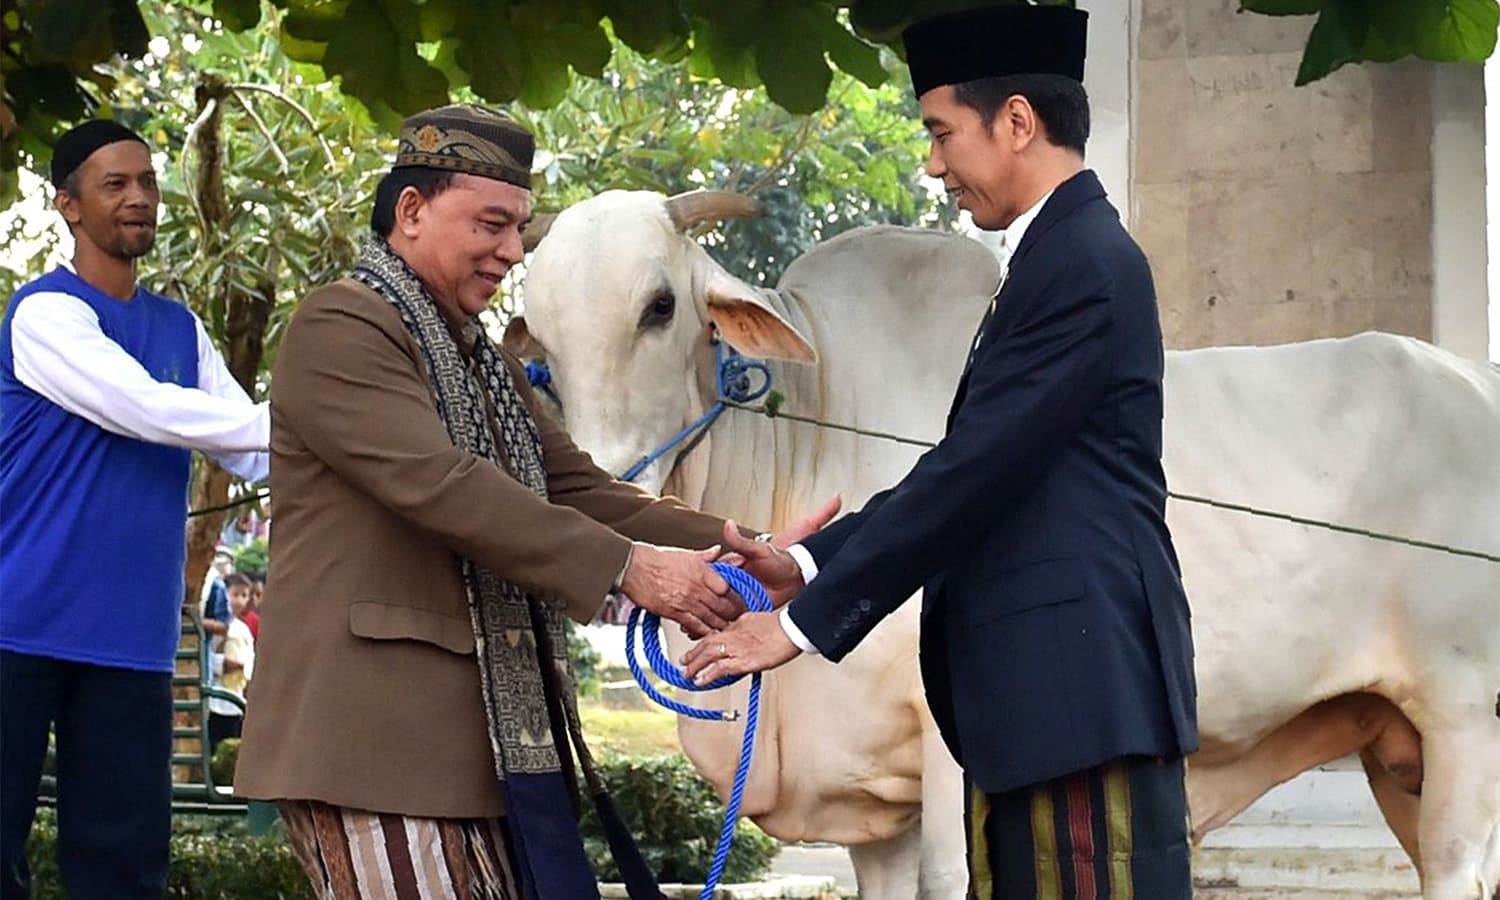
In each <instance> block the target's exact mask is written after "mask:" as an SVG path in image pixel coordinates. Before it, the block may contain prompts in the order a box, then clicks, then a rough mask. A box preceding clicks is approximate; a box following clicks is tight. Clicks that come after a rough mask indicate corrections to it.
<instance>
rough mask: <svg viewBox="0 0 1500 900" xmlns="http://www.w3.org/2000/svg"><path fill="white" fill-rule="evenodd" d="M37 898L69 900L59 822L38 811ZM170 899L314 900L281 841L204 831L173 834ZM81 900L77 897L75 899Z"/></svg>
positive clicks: (31, 844) (30, 844) (32, 846)
mask: <svg viewBox="0 0 1500 900" xmlns="http://www.w3.org/2000/svg"><path fill="white" fill-rule="evenodd" d="M26 861H27V863H28V864H30V866H31V896H32V900H66V898H67V894H66V893H65V892H64V891H63V888H62V878H61V877H60V876H59V874H58V871H57V820H56V816H55V814H54V813H53V811H52V810H50V809H43V810H38V811H37V821H36V825H35V826H34V827H33V828H32V829H31V838H30V839H29V840H28V841H27V842H26ZM167 897H168V898H169V900H239V898H255V900H314V895H313V892H312V887H311V886H310V885H309V884H308V882H307V876H306V875H304V874H302V867H301V866H300V865H298V864H297V860H296V857H294V856H293V855H292V848H291V847H289V846H288V845H287V844H286V842H285V840H283V839H281V838H279V837H266V838H257V837H251V836H249V835H244V834H232V833H229V834H225V833H201V834H174V835H172V864H171V868H170V870H169V872H168V874H167ZM75 900H78V898H75Z"/></svg>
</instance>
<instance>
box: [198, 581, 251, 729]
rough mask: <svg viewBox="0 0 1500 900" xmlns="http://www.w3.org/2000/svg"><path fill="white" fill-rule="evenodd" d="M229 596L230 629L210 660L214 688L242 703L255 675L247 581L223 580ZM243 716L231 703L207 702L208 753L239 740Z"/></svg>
mask: <svg viewBox="0 0 1500 900" xmlns="http://www.w3.org/2000/svg"><path fill="white" fill-rule="evenodd" d="M224 586H225V588H226V589H227V590H228V593H229V611H230V614H231V618H230V620H229V628H228V631H227V633H226V634H225V635H224V638H223V644H222V646H221V648H220V649H219V650H218V651H217V652H215V653H213V654H212V655H211V657H210V660H211V663H212V665H213V673H214V687H216V688H220V689H222V690H225V691H228V692H230V693H232V694H234V695H235V696H237V697H239V698H240V699H241V700H243V699H244V698H245V686H246V685H247V684H249V682H250V678H251V676H252V675H253V674H254V673H255V639H254V637H252V636H251V634H250V626H249V625H247V624H245V620H244V619H243V618H242V616H243V615H244V614H245V611H246V610H247V609H248V608H249V606H250V588H251V583H250V579H249V578H248V577H246V576H245V575H242V574H240V573H238V572H235V573H233V574H230V575H228V576H226V577H225V578H224ZM244 715H245V714H244V712H243V711H241V709H240V707H239V706H237V705H235V703H234V702H233V701H232V700H225V699H221V698H219V697H210V698H209V700H208V745H209V753H213V751H214V750H215V749H217V748H218V746H219V742H220V741H222V740H224V739H225V738H229V737H239V736H240V727H241V725H242V723H243V722H244Z"/></svg>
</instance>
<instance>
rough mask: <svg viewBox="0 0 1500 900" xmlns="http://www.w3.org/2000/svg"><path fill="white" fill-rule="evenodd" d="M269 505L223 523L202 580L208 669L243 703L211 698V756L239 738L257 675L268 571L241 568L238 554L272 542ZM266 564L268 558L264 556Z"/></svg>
mask: <svg viewBox="0 0 1500 900" xmlns="http://www.w3.org/2000/svg"><path fill="white" fill-rule="evenodd" d="M269 507H270V503H269V501H267V502H266V510H267V511H266V512H264V513H263V512H262V511H261V509H260V508H258V507H256V506H254V505H251V506H246V507H244V508H243V509H242V511H240V512H238V513H237V514H235V515H233V516H231V517H230V518H229V519H227V520H226V521H225V522H224V529H223V531H221V532H220V534H219V542H218V545H217V546H216V547H215V548H214V559H213V564H212V565H211V566H210V567H209V569H208V572H207V573H206V574H205V576H204V579H203V590H202V593H201V596H200V598H199V604H198V612H199V619H200V621H201V622H202V623H203V632H204V635H203V636H204V639H205V640H207V641H208V642H209V657H208V658H209V667H210V673H211V675H212V686H213V688H215V689H216V691H222V692H225V693H229V694H233V695H234V696H235V697H237V698H238V700H239V702H238V703H236V702H235V701H234V700H231V699H229V698H228V697H225V696H222V695H221V694H217V693H216V694H214V695H211V696H210V697H209V698H208V703H207V712H208V742H209V753H210V754H212V753H214V752H216V751H217V750H218V748H219V744H221V743H222V742H223V741H224V739H225V738H237V737H239V736H240V728H241V725H242V723H243V722H244V715H245V704H246V703H247V702H248V699H247V689H248V687H249V684H250V679H251V678H253V677H254V675H255V640H256V638H257V637H258V636H259V634H260V601H261V598H262V597H263V596H264V595H265V588H266V573H265V571H264V568H263V567H262V568H255V567H251V566H248V565H246V566H239V567H237V566H236V563H235V558H236V553H237V552H240V551H243V550H245V549H247V548H252V547H253V546H254V545H255V544H256V542H260V543H261V545H262V546H264V543H265V542H266V541H267V540H268V539H269V537H270V529H271V519H270V515H269ZM261 559H264V557H263V556H262V557H261Z"/></svg>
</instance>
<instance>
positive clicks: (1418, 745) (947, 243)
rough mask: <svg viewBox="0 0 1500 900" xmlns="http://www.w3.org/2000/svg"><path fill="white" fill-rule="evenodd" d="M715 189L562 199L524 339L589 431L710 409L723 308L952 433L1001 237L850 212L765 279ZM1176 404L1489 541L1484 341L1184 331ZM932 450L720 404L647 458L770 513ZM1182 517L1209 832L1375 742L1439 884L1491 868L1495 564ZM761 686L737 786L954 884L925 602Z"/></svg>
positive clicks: (793, 402) (729, 508)
mask: <svg viewBox="0 0 1500 900" xmlns="http://www.w3.org/2000/svg"><path fill="white" fill-rule="evenodd" d="M724 202H728V201H725V200H724V198H719V197H714V196H709V197H706V198H705V197H703V196H691V197H690V198H688V199H682V198H674V199H673V200H671V201H666V200H664V198H662V197H661V196H660V195H656V194H646V193H621V192H611V193H607V194H604V195H601V196H599V197H596V198H594V199H593V200H590V201H588V202H586V203H583V204H580V205H579V206H576V207H573V208H572V209H570V210H568V211H566V212H564V213H563V214H561V215H560V216H559V217H558V218H557V220H556V221H555V222H554V223H553V224H552V226H551V231H550V235H549V237H548V238H547V239H546V241H545V242H544V243H543V244H542V245H541V247H540V248H539V249H538V251H537V253H536V254H535V256H534V258H533V260H532V263H531V267H530V272H529V275H528V281H527V296H526V317H525V319H524V320H517V321H515V322H513V323H512V324H511V327H510V328H509V330H508V332H507V342H508V343H509V344H510V345H511V346H512V347H513V349H521V350H523V351H525V352H527V353H530V354H532V355H537V354H540V355H545V357H546V359H547V360H548V362H549V363H550V365H551V368H552V371H553V376H554V379H555V386H556V388H557V390H558V392H559V394H560V396H561V398H562V401H563V404H564V413H565V419H566V422H567V425H568V427H569V430H570V431H571V432H572V434H573V436H574V437H575V439H577V440H578V441H579V443H580V444H581V445H582V446H584V447H586V448H588V449H589V450H590V451H591V452H593V453H594V455H595V457H596V458H597V459H598V460H599V462H600V463H601V464H602V465H604V466H605V467H606V468H610V469H612V470H615V471H620V470H623V469H624V468H626V467H627V466H628V465H629V464H630V463H632V462H634V461H635V460H636V459H638V458H639V457H640V456H641V455H642V454H643V453H645V452H646V451H648V450H650V449H652V448H654V447H656V446H658V445H659V444H661V443H662V442H663V441H664V440H666V439H667V438H668V437H670V436H671V435H672V434H674V433H675V432H677V431H678V430H679V429H680V428H681V427H682V426H683V425H684V424H686V423H687V422H689V421H691V420H692V419H694V418H696V417H697V416H698V415H699V414H700V413H701V412H702V411H703V410H704V409H705V408H706V407H707V406H708V405H709V404H710V403H711V402H712V400H713V388H712V384H713V379H712V358H713V357H712V350H711V347H710V343H709V340H710V335H711V332H712V331H713V329H714V328H715V327H717V330H718V332H719V333H720V334H722V335H723V336H724V338H725V339H726V340H727V342H728V343H729V344H731V345H733V346H735V347H737V348H739V349H740V350H742V351H744V352H745V353H746V354H747V355H750V356H762V357H779V358H784V359H801V360H804V361H808V360H810V359H811V357H812V354H811V352H810V350H809V345H811V347H815V348H816V350H817V355H818V357H819V360H818V363H817V365H816V366H811V365H780V364H778V365H775V366H774V367H773V371H774V377H775V381H776V387H777V389H778V390H780V391H782V392H783V393H784V394H785V395H786V397H787V402H786V406H785V409H786V411H788V412H790V413H794V414H799V415H804V416H810V417H813V418H818V419H821V420H824V421H835V422H839V423H843V424H848V425H854V426H858V427H861V428H865V429H873V430H879V431H885V432H893V433H897V434H902V435H908V436H912V437H916V438H923V439H929V440H930V439H935V438H936V436H938V435H939V434H940V433H941V426H942V419H943V416H944V414H945V412H946V410H947V405H948V401H949V398H950V397H951V393H952V389H953V385H954V383H955V382H956V380H957V377H958V374H959V369H960V366H961V364H962V360H963V355H964V351H965V349H966V343H967V341H968V339H969V338H970V336H971V335H972V333H973V329H974V326H975V324H976V323H977V320H978V318H979V315H980V314H981V311H982V307H983V304H984V303H985V302H986V300H987V297H988V295H989V293H990V291H991V290H992V289H993V285H994V279H995V274H996V270H995V265H994V262H993V260H992V258H991V257H990V256H989V254H988V252H987V251H985V250H984V249H983V248H982V247H980V246H979V245H978V244H977V243H974V242H972V241H968V240H966V239H962V238H956V237H952V236H941V235H937V234H934V233H930V232H920V231H913V230H908V229H896V228H888V227H875V228H867V229H859V230H856V231H854V232H851V233H849V234H846V235H844V236H841V237H839V238H835V239H833V240H831V241H828V242H826V243H824V244H823V245H820V246H819V247H818V248H817V249H815V250H814V251H812V252H810V253H808V254H807V255H805V256H803V257H802V258H800V259H799V260H797V261H796V262H794V263H793V264H792V266H790V267H789V268H788V270H787V272H786V274H785V276H784V277H783V279H782V281H781V283H780V285H779V286H778V290H777V291H758V290H756V289H753V288H750V287H749V286H747V285H745V284H744V283H742V282H740V281H739V280H738V279H735V278H733V277H732V276H729V275H728V274H727V273H726V272H724V271H723V270H722V269H721V268H720V267H719V266H718V265H717V264H715V263H714V262H713V261H712V260H711V259H710V258H709V257H708V256H707V255H706V254H705V253H704V252H703V250H702V249H701V248H700V247H698V245H697V244H695V243H694V242H692V241H691V240H688V239H686V238H684V237H683V236H682V232H683V230H684V229H685V228H687V227H688V226H689V225H691V224H692V223H693V222H694V221H697V220H700V219H702V218H712V217H714V216H716V215H723V214H725V213H726V209H725V208H724V206H723V203H724ZM704 204H706V205H707V206H708V207H710V208H709V209H706V210H705V209H703V208H702V207H703V205H704ZM715 206H718V208H717V209H714V208H713V207H715ZM731 207H732V203H731ZM727 212H728V213H731V214H745V213H747V212H748V210H747V209H745V208H743V207H741V208H730V209H728V210H727ZM1166 422H1167V442H1166V460H1165V463H1166V468H1167V476H1168V483H1169V485H1170V486H1171V487H1172V488H1173V489H1174V490H1175V491H1178V492H1182V493H1186V494H1194V495H1205V496H1210V497H1215V498H1219V499H1222V500H1227V501H1231V502H1237V503H1242V504H1251V505H1254V506H1257V507H1261V508H1265V509H1272V510H1282V511H1286V512H1290V513H1295V514H1298V515H1301V516H1307V517H1312V518H1319V519H1327V520H1331V521H1337V522H1344V523H1349V524H1353V525H1357V526H1360V527H1364V528H1369V529H1374V530H1377V531H1386V532H1393V533H1397V534H1408V535H1412V536H1416V537H1420V538H1423V539H1425V540H1429V541H1437V542H1442V543H1448V544H1454V545H1458V546H1467V547H1473V548H1475V549H1478V550H1481V551H1485V552H1487V553H1490V554H1497V553H1500V463H1497V459H1500V373H1497V372H1496V370H1495V369H1494V368H1493V367H1489V366H1485V365H1480V364H1472V363H1466V362H1463V361H1461V360H1458V359H1456V358H1454V357H1452V356H1450V355H1448V354H1445V353H1443V352H1441V351H1438V350H1436V349H1434V348H1432V347H1429V346H1427V345H1425V344H1422V343H1420V342H1417V341H1413V340H1409V339H1403V338H1394V337H1390V336H1384V335H1365V336H1360V337H1357V338H1352V339H1347V340H1343V341H1320V342H1312V343H1308V344H1303V345H1292V346H1287V347H1278V348H1263V349H1228V348H1224V349H1212V350H1202V351H1193V352H1183V353H1172V354H1169V357H1168V370H1167V419H1166ZM917 452H918V451H917V450H915V449H913V448H910V447H904V446H901V445H896V444H892V443H889V442H886V441H881V440H875V439H870V438H860V437H855V436H853V435H849V434H845V433H841V432H836V431H829V430H825V429H822V428H818V427H816V426H811V425H806V424H800V423H795V422H789V421H786V420H775V421H771V420H767V419H765V418H763V417H760V416H757V415H754V414H750V413H744V412H731V413H730V414H728V415H726V416H725V417H724V418H723V419H722V420H721V422H720V423H719V424H718V425H716V426H715V428H714V430H713V431H712V432H711V434H710V435H709V437H708V438H706V439H705V440H704V441H703V442H702V443H701V444H700V446H699V447H698V448H697V449H696V450H695V451H694V452H693V453H692V454H690V455H688V456H687V457H686V458H684V459H683V460H681V461H680V462H678V463H677V464H676V465H675V467H674V462H673V459H672V457H671V456H668V457H666V458H664V459H663V460H662V461H661V462H659V463H657V464H656V465H654V466H653V467H652V468H650V469H648V470H647V471H646V472H645V473H644V475H643V477H642V478H641V479H640V481H641V482H642V483H643V484H644V485H646V486H648V487H651V488H653V489H663V488H665V489H667V490H670V491H672V492H674V493H677V494H678V495H679V496H682V497H684V498H685V499H686V500H688V501H689V502H691V503H695V504H698V505H701V506H703V507H704V508H705V509H709V510H713V511H715V512H719V513H723V514H727V515H731V516H734V517H736V518H739V519H742V520H744V521H746V522H747V523H750V524H753V525H757V526H761V527H774V526H778V525H780V524H782V523H784V522H785V521H787V520H788V519H789V518H791V517H793V516H795V515H797V514H798V513H800V512H801V511H803V510H806V509H808V508H810V507H812V506H813V505H814V504H815V503H816V502H818V501H819V500H820V499H822V498H823V497H826V496H827V495H828V494H830V493H833V492H835V491H838V490H842V491H843V493H844V495H845V497H846V499H847V500H848V501H849V502H850V504H851V505H852V506H857V505H858V504H859V503H861V502H862V501H863V500H864V498H865V497H866V496H868V494H869V493H871V492H872V491H874V490H876V489H879V488H881V487H885V486H887V485H889V484H891V483H893V482H894V481H896V480H897V479H899V477H900V476H901V475H902V474H904V472H905V470H906V469H907V468H909V466H910V464H911V462H912V461H913V460H914V459H915V455H916V453H917ZM1169 516H1170V518H1171V523H1172V527H1173V532H1174V536H1175V540H1176V543H1177V547H1178V550H1179V553H1180V556H1181V558H1182V561H1183V569H1184V578H1185V581H1186V583H1187V588H1188V595H1189V597H1190V599H1191V602H1192V605H1193V609H1194V615H1195V619H1194V637H1195V641H1196V645H1197V653H1198V658H1197V669H1198V679H1199V697H1200V701H1199V716H1200V726H1201V731H1202V737H1203V749H1202V750H1201V751H1200V753H1199V754H1197V755H1196V756H1194V757H1193V759H1192V760H1190V769H1189V772H1190V774H1189V792H1190V803H1191V806H1192V813H1193V820H1194V832H1195V836H1197V837H1201V836H1202V834H1203V833H1204V832H1205V831H1207V830H1208V829H1211V828H1213V827H1217V826H1218V825H1221V824H1223V823H1224V822H1226V821H1228V819H1229V818H1231V817H1232V816H1233V815H1234V814H1236V813H1238V812H1239V811H1240V810H1242V809H1243V808H1244V807H1245V806H1246V805H1248V804H1249V803H1250V802H1251V801H1253V800H1254V799H1255V798H1256V797H1258V796H1259V795H1260V794H1262V793H1263V792H1264V791H1265V790H1267V789H1268V788H1269V787H1271V786H1273V785H1274V784H1276V783H1278V782H1280V781H1283V780H1285V779H1286V778H1290V777H1292V776H1293V775H1295V774H1297V773H1299V772H1301V771H1304V770H1305V769H1307V768H1309V767H1311V766H1314V765H1317V764H1320V763H1322V762H1325V761H1327V760H1329V759H1333V758H1337V757H1339V756H1342V755H1344V754H1346V753H1350V752H1354V751H1359V752H1361V755H1362V758H1363V759H1364V761H1365V763H1366V767H1367V770H1368V771H1369V772H1370V774H1371V781H1372V786H1373V788H1374V790H1375V793H1376V797H1377V800H1378V801H1379V802H1380V805H1381V808H1382V811H1383V812H1384V813H1385V814H1386V816H1387V819H1388V821H1390V823H1391V825H1392V827H1393V829H1394V830H1395V831H1396V833H1397V836H1398V837H1399V838H1400V839H1401V841H1402V843H1403V846H1405V847H1406V848H1407V850H1408V852H1409V853H1411V854H1412V856H1413V860H1414V861H1415V862H1416V863H1417V865H1418V868H1419V871H1420V872H1421V874H1422V881H1423V893H1424V898H1426V900H1473V898H1482V897H1488V896H1489V892H1491V891H1493V890H1495V887H1496V885H1497V883H1500V566H1497V565H1496V564H1494V563H1492V562H1487V561H1484V560H1477V559H1471V558H1464V557H1459V556H1452V555H1447V554H1442V553H1437V552H1433V551H1430V550H1420V549H1416V548H1410V547H1404V546H1400V545H1395V544H1389V543H1381V542H1376V541H1372V540H1370V539H1369V538H1365V537H1360V536H1354V535H1347V534H1339V533H1334V532H1329V531H1323V530H1320V529H1316V528H1311V527H1308V526H1301V525H1294V524H1289V523H1286V522H1283V521H1276V520H1270V519H1263V518H1258V517H1255V516H1250V515H1247V514H1244V513H1240V512H1228V511H1224V510H1220V509H1215V508H1211V507H1206V506H1201V505H1198V504H1195V503H1189V502H1174V503H1173V504H1172V505H1171V507H1170V509H1169ZM767 685H768V688H767V696H766V701H765V702H766V710H765V713H764V720H763V722H764V724H763V731H762V734H761V739H760V741H759V742H758V744H757V762H756V766H755V769H754V770H753V774H752V784H751V789H750V791H749V792H748V794H747V803H746V810H747V813H748V814H750V815H752V816H754V817H755V818H756V820H757V821H758V822H759V823H760V824H761V825H762V827H764V828H765V829H766V830H767V831H769V832H770V833H772V834H775V835H777V836H779V837H782V838H784V839H821V840H833V841H837V842H839V843H844V844H849V845H850V846H851V853H852V855H853V858H854V861H855V866H856V871H857V873H858V876H859V878H860V882H861V892H862V896H865V897H867V898H882V897H911V896H913V895H914V894H916V893H917V892H918V890H920V892H921V896H927V897H949V896H959V895H960V894H961V890H962V883H963V871H962V854H963V851H962V831H961V825H960V824H959V817H958V816H959V802H960V798H961V792H960V790H959V786H958V777H957V772H956V769H955V767H954V766H953V764H952V761H951V759H949V758H948V756H947V754H946V752H945V751H944V750H943V748H942V746H941V744H940V742H939V741H938V740H937V738H936V736H935V734H934V729H933V727H932V723H931V719H930V717H929V716H928V715H927V713H926V710H925V707H924V705H923V703H922V700H921V695H920V683H919V678H918V675H917V671H916V616H915V608H914V606H913V605H912V604H908V605H907V606H906V607H904V608H903V609H902V610H901V612H899V613H898V614H897V615H895V616H893V617H892V618H891V619H890V620H888V621H887V622H885V623H883V624H882V625H881V626H880V627H879V628H877V629H876V631H875V632H874V633H873V634H872V635H871V637H870V638H869V639H868V640H867V641H866V642H865V643H864V644H863V645H862V646H861V647H860V648H859V649H858V650H856V651H855V653H854V654H852V655H851V656H850V657H849V658H848V659H847V660H846V661H845V662H844V663H843V664H841V665H839V666H831V665H829V664H828V663H826V662H824V661H822V660H819V659H814V658H804V659H801V660H798V661H796V662H794V663H793V664H791V665H789V666H788V667H786V668H784V669H782V670H779V671H778V672H776V673H774V674H773V676H772V677H771V678H770V679H768V681H767ZM704 702H705V704H706V705H716V704H720V703H723V702H724V701H722V700H719V701H714V700H712V699H710V700H707V701H704ZM1419 734H1420V740H1419V739H1418V735H1419ZM682 739H683V744H684V748H685V749H686V750H687V752H688V754H689V756H690V757H691V758H692V759H693V761H694V763H695V765H696V766H697V767H698V768H699V771H700V772H702V773H703V774H704V775H705V776H706V777H708V778H709V779H710V780H711V781H713V782H715V784H716V785H717V786H719V788H720V790H721V791H723V789H724V786H725V784H726V782H727V780H728V777H729V775H730V773H732V770H733V758H734V754H735V752H736V749H737V741H738V738H737V735H736V734H735V733H734V732H733V730H732V729H726V728H723V727H720V726H715V725H706V724H699V723H685V724H684V725H683V726H682ZM1418 788H1420V791H1421V798H1420V801H1418V799H1417V797H1416V795H1415V793H1414V792H1415V791H1416V790H1417V789H1418ZM919 860H920V864H918V863H919ZM918 879H920V883H919V881H918Z"/></svg>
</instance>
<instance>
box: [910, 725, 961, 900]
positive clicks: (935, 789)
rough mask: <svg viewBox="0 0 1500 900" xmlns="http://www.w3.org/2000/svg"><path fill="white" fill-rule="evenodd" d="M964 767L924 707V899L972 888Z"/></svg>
mask: <svg viewBox="0 0 1500 900" xmlns="http://www.w3.org/2000/svg"><path fill="white" fill-rule="evenodd" d="M963 806H964V773H963V770H962V769H960V768H959V767H958V763H956V762H954V761H953V754H951V753H949V752H948V745H947V744H945V743H943V737H942V735H941V734H939V733H938V729H937V723H936V722H934V721H932V715H931V714H930V713H928V712H927V710H926V708H925V707H924V708H923V710H922V822H921V829H922V870H921V878H920V885H921V893H920V894H919V895H918V896H920V897H921V898H922V900H961V898H962V897H963V896H964V895H965V893H966V892H967V891H968V885H969V871H968V865H967V864H966V862H965V859H964V855H965V853H966V848H965V846H964V810H963Z"/></svg>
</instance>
